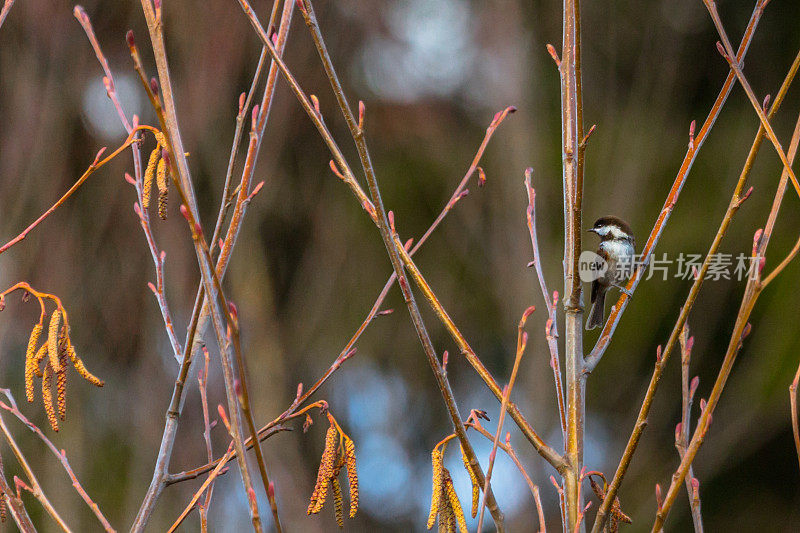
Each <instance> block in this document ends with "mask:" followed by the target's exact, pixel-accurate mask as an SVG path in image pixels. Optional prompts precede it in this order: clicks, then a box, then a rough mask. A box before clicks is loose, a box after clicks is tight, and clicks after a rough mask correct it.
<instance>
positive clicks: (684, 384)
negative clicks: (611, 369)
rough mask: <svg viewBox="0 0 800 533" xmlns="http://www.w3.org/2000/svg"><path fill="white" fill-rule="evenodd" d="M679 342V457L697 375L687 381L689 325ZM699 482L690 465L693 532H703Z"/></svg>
mask: <svg viewBox="0 0 800 533" xmlns="http://www.w3.org/2000/svg"><path fill="white" fill-rule="evenodd" d="M680 344H681V404H682V407H683V408H682V409H681V421H680V423H679V424H678V426H677V427H676V428H675V448H676V449H677V450H678V455H679V456H680V458H681V459H683V456H684V455H686V448H687V447H688V446H689V434H690V430H691V422H692V401H693V400H694V393H695V391H696V390H697V385H698V383H699V381H700V378H699V377H695V378H694V379H693V380H691V382H690V381H689V364H690V362H691V358H692V346H693V345H694V337H690V336H689V326H688V324H685V325H684V326H683V331H681V336H680ZM699 487H700V482H699V481H698V480H697V478H696V477H694V472H693V470H692V467H691V466H690V467H689V472H688V476H687V478H686V494H687V496H688V497H689V508H690V509H691V511H692V523H693V524H694V530H695V533H702V532H703V514H702V512H701V506H700V489H699Z"/></svg>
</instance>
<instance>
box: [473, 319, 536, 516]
mask: <svg viewBox="0 0 800 533" xmlns="http://www.w3.org/2000/svg"><path fill="white" fill-rule="evenodd" d="M533 311H534V307H532V306H531V307H529V308H528V309H526V310H525V312H524V313H523V314H522V318H521V319H520V321H519V326H518V328H517V353H516V356H515V357H514V366H513V367H512V369H511V377H510V378H509V379H508V385H506V386H505V387H503V400H502V402H501V403H500V417H499V418H498V420H497V432H496V433H495V436H494V440H493V443H492V451H491V452H490V453H489V465H488V466H487V467H486V480H485V481H484V482H483V493H484V494H489V487H490V483H491V479H492V470H494V460H495V458H496V457H497V446H498V444H499V443H500V435H502V434H503V422H505V418H506V408H507V407H508V399H509V398H510V397H511V390H512V389H513V388H514V384H515V383H516V381H517V372H518V371H519V364H520V362H521V361H522V354H523V353H525V346H526V345H527V344H528V334H527V333H525V322H527V320H528V317H529V316H530V315H531V313H533ZM485 510H486V497H484V498H483V500H482V501H481V509H480V512H479V513H478V529H477V531H483V513H484V511H485Z"/></svg>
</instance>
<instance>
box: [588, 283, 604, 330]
mask: <svg viewBox="0 0 800 533" xmlns="http://www.w3.org/2000/svg"><path fill="white" fill-rule="evenodd" d="M605 303H606V291H602V290H601V291H597V295H596V296H595V300H594V303H593V304H592V310H591V311H589V319H588V320H587V321H586V329H587V330H589V329H594V328H599V327H602V326H603V319H604V318H605V309H604V308H605Z"/></svg>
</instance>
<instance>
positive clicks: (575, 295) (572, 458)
mask: <svg viewBox="0 0 800 533" xmlns="http://www.w3.org/2000/svg"><path fill="white" fill-rule="evenodd" d="M579 3H580V0H564V13H563V17H564V24H563V36H562V38H563V43H562V52H561V64H560V66H559V71H560V74H561V142H562V154H561V157H562V164H563V187H564V311H565V314H566V318H565V320H566V327H565V330H566V331H565V333H566V341H565V350H564V357H565V367H566V369H565V370H566V383H567V406H566V409H567V413H566V414H567V442H566V446H565V449H566V457H567V460H568V462H569V468H568V469H567V471H566V475H565V477H564V491H565V496H566V505H567V509H566V515H567V527H568V529H569V530H570V531H572V530H574V529H579V530H582V529H583V526H580V524H579V522H578V518H579V516H580V513H581V511H582V510H583V501H582V498H581V494H580V478H579V473H580V471H581V469H582V467H583V438H584V425H585V420H584V417H585V405H584V391H585V388H586V374H585V372H584V370H585V364H584V360H583V302H582V295H581V281H580V278H579V277H578V258H579V256H580V252H581V235H580V232H581V202H582V197H583V176H582V171H583V164H582V161H583V148H582V147H581V144H580V141H581V138H582V136H583V124H582V121H583V110H582V105H583V102H582V96H581V70H580V65H581V63H580V6H579Z"/></svg>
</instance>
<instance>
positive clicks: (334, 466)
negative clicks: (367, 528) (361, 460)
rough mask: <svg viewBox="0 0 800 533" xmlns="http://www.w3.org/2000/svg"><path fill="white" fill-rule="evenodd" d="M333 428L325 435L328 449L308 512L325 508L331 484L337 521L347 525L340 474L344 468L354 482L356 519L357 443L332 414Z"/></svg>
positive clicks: (352, 503)
mask: <svg viewBox="0 0 800 533" xmlns="http://www.w3.org/2000/svg"><path fill="white" fill-rule="evenodd" d="M328 419H329V420H330V427H328V432H327V433H326V434H325V448H324V449H323V451H322V458H321V459H320V463H319V470H318V471H317V481H316V483H315V485H314V492H312V493H311V500H310V502H309V504H308V514H316V513H318V512H320V511H321V510H322V507H323V506H324V505H325V501H326V499H327V496H328V487H331V491H332V492H333V505H334V513H335V515H336V523H337V524H338V525H339V527H340V528H343V527H344V510H343V503H342V500H343V498H342V489H341V485H340V482H339V474H340V473H341V471H342V469H343V468H345V469H346V470H347V481H348V484H349V485H350V513H349V516H350V518H355V516H356V513H357V512H358V472H357V471H356V445H355V443H354V442H353V440H352V439H351V438H350V437H348V436H347V435H346V434H345V433H344V432H343V431H341V428H340V427H339V425H338V424H337V423H336V421H335V420H334V418H333V416H331V414H330V413H328Z"/></svg>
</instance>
